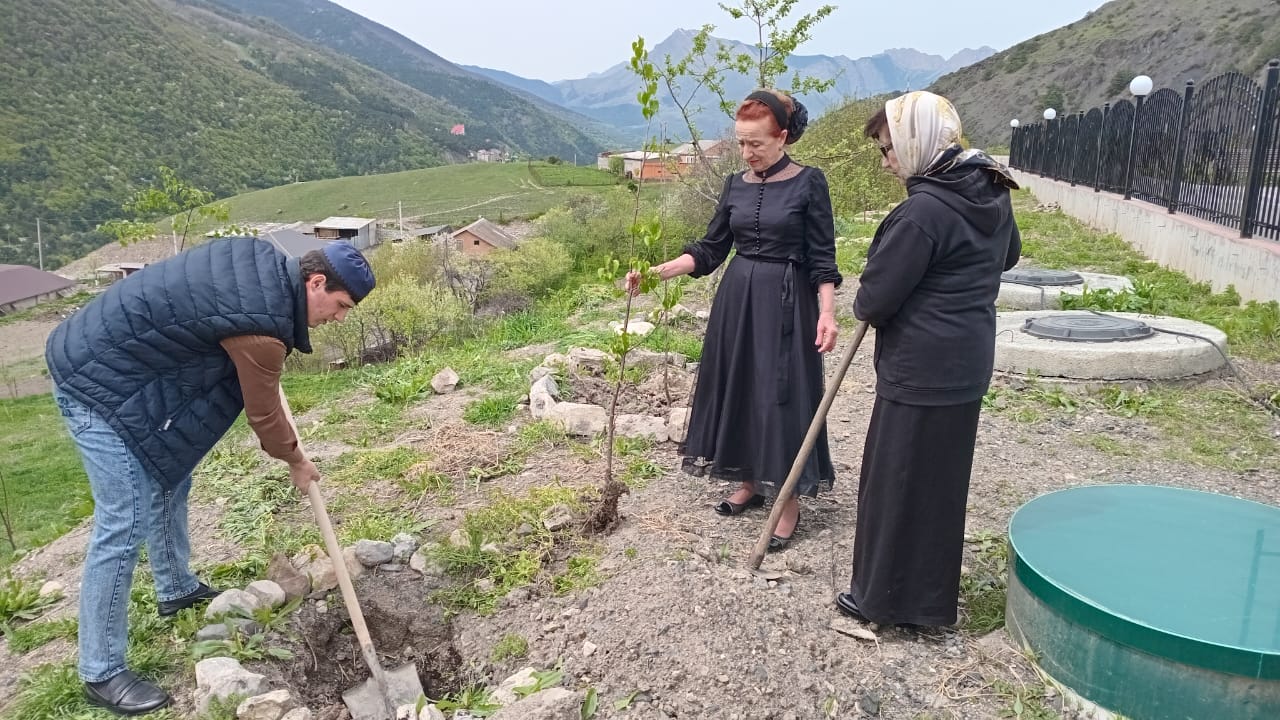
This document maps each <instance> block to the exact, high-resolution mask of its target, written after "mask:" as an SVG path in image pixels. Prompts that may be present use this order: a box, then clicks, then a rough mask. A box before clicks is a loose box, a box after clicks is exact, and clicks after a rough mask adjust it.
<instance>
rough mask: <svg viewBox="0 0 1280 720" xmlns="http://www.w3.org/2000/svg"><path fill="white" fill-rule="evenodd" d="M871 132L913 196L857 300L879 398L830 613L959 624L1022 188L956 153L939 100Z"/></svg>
mask: <svg viewBox="0 0 1280 720" xmlns="http://www.w3.org/2000/svg"><path fill="white" fill-rule="evenodd" d="M863 132H864V134H866V136H867V137H870V138H873V139H874V140H875V141H876V142H877V143H878V144H879V145H880V151H881V153H882V154H883V156H884V160H883V166H884V168H885V169H886V170H888V171H890V172H892V173H894V174H895V175H897V176H898V177H899V178H900V179H901V180H902V182H903V184H905V185H906V187H907V199H906V201H904V202H903V203H901V204H900V205H898V207H896V208H895V209H894V210H893V212H891V213H889V215H888V216H887V217H886V218H885V219H884V222H883V223H881V225H880V227H879V228H878V229H877V231H876V236H875V239H874V240H873V241H872V243H871V248H870V250H869V251H868V254H867V265H866V269H865V270H864V271H863V273H862V277H861V284H860V286H859V288H858V294H857V297H856V299H855V301H854V314H855V315H856V316H857V317H858V318H859V319H861V320H867V321H869V322H870V323H871V325H872V326H873V327H875V329H876V350H875V367H876V376H877V384H876V402H875V409H874V410H873V411H872V414H871V423H870V426H869V427H868V429H867V438H866V445H865V448H864V450H863V455H862V473H861V480H860V484H859V487H858V521H857V523H858V524H857V529H856V531H855V537H854V548H853V579H852V581H851V583H850V588H849V592H847V593H840V594H839V595H838V596H837V597H836V604H837V606H838V607H839V608H840V609H841V610H842V611H843V612H845V613H846V614H849V615H851V616H853V617H855V618H857V619H859V620H863V621H871V622H876V623H880V624H901V625H952V624H954V623H955V622H956V619H957V618H956V615H957V600H958V596H959V586H960V561H961V554H962V543H963V535H964V518H965V503H966V500H967V497H968V492H969V473H970V469H971V467H972V464H973V447H974V440H975V438H976V437H977V430H978V414H979V411H980V410H981V407H982V397H983V395H984V394H985V393H986V391H987V387H988V385H989V384H990V381H991V369H992V363H993V360H994V353H995V329H996V311H995V300H996V295H997V294H998V292H999V289H1000V273H1001V272H1002V271H1004V270H1007V269H1008V268H1010V267H1012V266H1013V265H1014V263H1016V262H1017V260H1018V255H1019V253H1020V252H1021V247H1022V244H1021V240H1020V238H1019V235H1018V228H1017V225H1016V224H1015V223H1014V218H1013V207H1012V204H1011V202H1010V198H1009V190H1010V189H1015V188H1017V185H1016V184H1015V183H1014V182H1013V180H1012V179H1011V178H1010V177H1009V174H1008V172H1007V171H1006V170H1005V169H1004V167H1003V166H1001V165H999V164H998V163H996V162H995V161H994V160H992V159H991V158H990V157H988V156H987V155H985V154H984V153H982V152H980V151H975V150H968V151H967V150H965V149H964V148H963V147H962V146H961V145H960V138H961V126H960V117H959V116H958V115H957V114H956V110H955V108H954V107H953V106H952V105H951V103H950V102H949V101H948V100H947V99H946V98H943V97H940V96H938V95H934V94H933V93H928V92H913V93H908V94H906V95H903V96H901V97H898V98H894V99H893V100H890V101H889V102H887V103H885V107H884V110H882V111H881V112H879V113H877V114H876V115H875V116H874V117H872V118H871V120H870V121H869V122H868V123H867V125H866V127H865V128H864V130H863Z"/></svg>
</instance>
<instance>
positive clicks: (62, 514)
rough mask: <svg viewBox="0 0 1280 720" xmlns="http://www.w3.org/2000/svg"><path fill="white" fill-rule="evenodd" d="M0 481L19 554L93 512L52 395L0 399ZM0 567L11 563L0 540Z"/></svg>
mask: <svg viewBox="0 0 1280 720" xmlns="http://www.w3.org/2000/svg"><path fill="white" fill-rule="evenodd" d="M0 457H2V458H4V463H3V465H2V466H0V478H3V481H4V489H5V490H6V491H7V495H8V499H7V502H6V500H5V497H4V495H3V494H0V508H3V509H4V511H5V512H4V514H5V516H7V517H8V518H9V519H10V522H11V523H12V524H13V531H14V541H15V543H16V544H17V550H18V551H19V552H22V551H26V550H30V549H31V548H35V547H40V546H41V545H44V544H45V543H48V542H50V541H51V540H54V539H55V538H57V537H60V536H61V535H62V534H63V533H65V532H66V531H68V530H70V529H71V528H72V527H74V526H75V525H76V523H78V522H80V521H81V520H82V519H84V518H86V517H88V516H89V515H90V514H92V512H93V501H92V498H91V496H90V494H89V483H88V480H87V478H86V477H85V474H84V467H83V466H82V465H81V463H80V455H79V453H78V452H77V450H76V448H75V445H74V444H73V443H72V442H71V437H70V436H69V435H68V433H67V430H66V425H65V424H64V423H63V421H62V416H61V414H59V412H58V406H57V405H55V404H54V402H53V398H52V396H51V395H35V396H31V397H25V398H21V399H18V400H0ZM0 548H3V550H4V551H3V552H0V568H2V567H5V566H7V565H8V564H9V563H10V562H11V561H12V553H10V552H8V551H9V550H10V549H11V548H9V547H8V540H7V538H5V537H3V535H0Z"/></svg>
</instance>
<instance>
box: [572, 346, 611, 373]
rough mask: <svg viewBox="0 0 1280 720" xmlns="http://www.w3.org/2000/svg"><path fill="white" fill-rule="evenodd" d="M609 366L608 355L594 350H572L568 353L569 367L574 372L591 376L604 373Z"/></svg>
mask: <svg viewBox="0 0 1280 720" xmlns="http://www.w3.org/2000/svg"><path fill="white" fill-rule="evenodd" d="M608 364H609V354H608V353H606V352H605V351H603V350H596V349H595V348H574V349H572V350H570V351H569V367H570V368H573V369H574V370H581V371H585V372H589V373H591V374H593V375H601V374H603V373H604V369H605V366H606V365H608Z"/></svg>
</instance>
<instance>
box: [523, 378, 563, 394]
mask: <svg viewBox="0 0 1280 720" xmlns="http://www.w3.org/2000/svg"><path fill="white" fill-rule="evenodd" d="M538 392H544V393H546V394H548V395H550V396H551V397H552V398H554V399H556V400H559V399H560V386H559V385H557V384H556V379H555V378H553V377H551V376H550V375H545V376H543V377H541V378H539V379H538V380H537V381H535V382H534V383H533V384H532V385H530V386H529V397H530V398H532V397H533V395H534V393H538Z"/></svg>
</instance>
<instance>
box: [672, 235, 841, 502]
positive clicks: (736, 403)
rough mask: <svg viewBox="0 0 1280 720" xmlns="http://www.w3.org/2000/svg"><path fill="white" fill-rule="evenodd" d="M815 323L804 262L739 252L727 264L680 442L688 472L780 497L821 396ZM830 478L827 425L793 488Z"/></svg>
mask: <svg viewBox="0 0 1280 720" xmlns="http://www.w3.org/2000/svg"><path fill="white" fill-rule="evenodd" d="M817 325H818V298H817V294H816V291H815V290H814V288H813V286H812V285H811V284H810V283H809V279H808V275H807V273H805V272H804V270H803V269H802V268H798V267H796V266H794V265H791V264H789V263H773V262H765V261H760V260H754V259H751V258H745V257H741V256H738V257H735V258H734V259H733V260H731V261H730V262H729V265H728V267H726V268H725V272H724V277H723V278H722V279H721V281H720V289H719V290H717V291H716V298H715V302H714V303H713V305H712V307H711V317H710V318H709V319H708V322H707V335H706V338H705V339H704V341H703V345H702V364H701V366H700V368H699V370H698V384H697V387H696V388H695V389H694V394H693V403H692V406H691V408H690V411H689V431H688V435H687V436H686V438H685V442H684V444H683V445H682V446H681V448H680V451H681V454H683V455H684V456H685V459H684V463H683V466H684V471H685V472H687V473H689V474H692V475H697V476H703V477H711V478H714V479H717V480H730V481H740V482H752V483H754V484H755V488H756V492H758V493H761V494H764V495H768V496H776V495H777V494H778V490H779V489H781V487H782V484H783V482H784V481H785V480H786V478H787V474H788V473H789V472H790V471H791V465H792V463H793V462H795V458H796V454H797V453H798V452H799V451H800V446H801V445H802V444H803V442H804V436H805V433H806V432H808V430H809V423H810V422H811V421H812V420H813V414H814V413H815V412H817V409H818V405H819V404H821V402H822V383H823V378H822V354H821V353H819V352H818V351H817V350H816V349H815V348H814V338H815V335H816V334H817ZM834 478H835V472H834V470H833V468H832V466H831V451H830V449H829V448H828V446H827V432H826V428H825V427H823V429H822V434H821V435H820V436H819V437H818V441H817V443H815V445H814V448H813V452H812V453H810V455H809V458H808V461H807V462H806V464H805V466H804V471H803V474H802V475H801V476H800V479H799V481H798V482H797V484H796V494H798V495H807V496H810V497H812V496H814V495H817V494H818V490H819V489H820V488H821V489H830V487H831V484H832V482H833V481H834Z"/></svg>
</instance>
